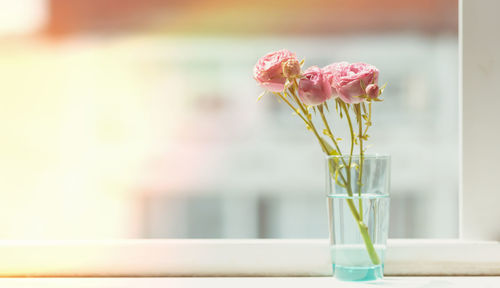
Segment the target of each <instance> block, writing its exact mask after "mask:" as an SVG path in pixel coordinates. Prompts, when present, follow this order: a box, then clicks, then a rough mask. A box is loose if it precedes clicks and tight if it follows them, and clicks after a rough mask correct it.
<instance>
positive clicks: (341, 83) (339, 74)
mask: <svg viewBox="0 0 500 288" xmlns="http://www.w3.org/2000/svg"><path fill="white" fill-rule="evenodd" d="M323 69H324V70H328V71H329V72H330V73H332V77H331V78H332V81H331V83H332V87H333V88H334V89H335V91H336V93H337V94H338V96H339V97H340V99H342V101H344V102H345V103H349V104H357V103H361V102H363V101H364V100H365V99H364V95H365V93H366V91H365V88H366V86H368V85H370V84H378V74H379V71H378V69H377V68H376V67H375V66H372V65H369V64H366V63H352V64H348V63H347V62H340V63H334V64H332V65H329V66H327V67H325V68H323ZM372 89H373V88H372Z"/></svg>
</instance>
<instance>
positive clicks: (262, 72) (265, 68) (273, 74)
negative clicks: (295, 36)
mask: <svg viewBox="0 0 500 288" xmlns="http://www.w3.org/2000/svg"><path fill="white" fill-rule="evenodd" d="M291 59H294V60H297V57H296V56H295V53H292V52H290V51H288V50H280V51H275V52H271V53H269V54H266V55H265V56H264V57H262V58H260V59H259V61H257V64H255V67H254V69H253V77H254V79H255V80H256V81H257V83H259V85H260V86H262V87H264V88H265V89H267V90H269V91H271V92H281V91H283V89H284V88H285V82H286V77H285V75H283V64H284V63H285V62H287V61H288V60H291Z"/></svg>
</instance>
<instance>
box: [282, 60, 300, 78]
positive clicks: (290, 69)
mask: <svg viewBox="0 0 500 288" xmlns="http://www.w3.org/2000/svg"><path fill="white" fill-rule="evenodd" d="M283 75H284V76H285V77H286V78H293V77H297V76H299V75H300V63H299V61H298V60H297V59H290V60H287V61H286V62H285V63H283Z"/></svg>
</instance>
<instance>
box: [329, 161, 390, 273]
mask: <svg viewBox="0 0 500 288" xmlns="http://www.w3.org/2000/svg"><path fill="white" fill-rule="evenodd" d="M326 162H327V167H326V168H327V185H326V186H327V189H326V192H327V205H328V218H329V219H328V223H329V232H330V252H331V257H332V267H333V275H334V276H335V277H336V278H338V279H340V280H346V281H370V280H376V279H380V278H382V277H383V274H384V258H385V257H384V256H385V248H386V242H387V235H388V231H389V200H390V199H389V189H390V157H389V156H388V155H378V154H376V155H363V156H360V155H353V156H352V157H350V156H328V157H327V158H326ZM347 167H350V168H347Z"/></svg>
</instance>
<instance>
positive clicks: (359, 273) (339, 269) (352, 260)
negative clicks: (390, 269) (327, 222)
mask: <svg viewBox="0 0 500 288" xmlns="http://www.w3.org/2000/svg"><path fill="white" fill-rule="evenodd" d="M375 250H376V251H377V254H378V255H379V257H380V258H381V259H384V254H385V248H384V247H383V246H375ZM330 252H331V256H332V268H333V275H334V276H335V278H337V279H339V280H344V281H372V280H377V279H381V278H382V277H383V275H384V265H383V262H382V264H380V265H373V264H372V262H371V260H370V257H369V256H368V253H367V252H366V248H365V246H364V245H334V246H331V248H330Z"/></svg>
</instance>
